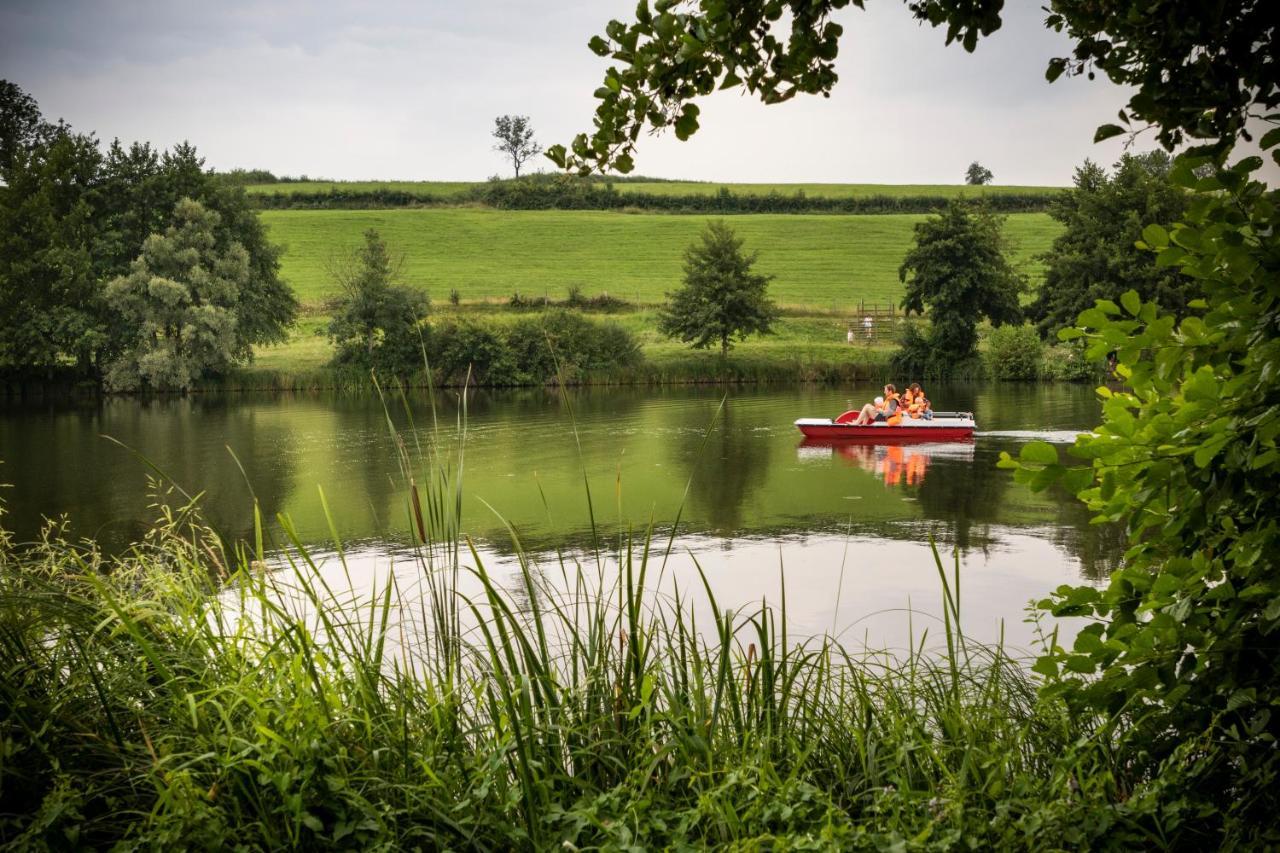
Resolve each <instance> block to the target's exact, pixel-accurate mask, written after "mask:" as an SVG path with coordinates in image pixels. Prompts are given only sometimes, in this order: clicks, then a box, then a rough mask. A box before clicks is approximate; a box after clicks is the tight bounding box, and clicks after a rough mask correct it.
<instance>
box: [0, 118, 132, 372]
mask: <svg viewBox="0 0 1280 853" xmlns="http://www.w3.org/2000/svg"><path fill="white" fill-rule="evenodd" d="M9 156H11V157H12V158H13V159H12V161H11V163H10V165H9V167H8V168H7V169H5V171H4V174H3V178H4V186H0V368H7V369H9V370H16V371H41V372H44V371H52V370H54V369H55V368H57V367H58V366H60V365H63V364H65V363H66V362H68V361H69V362H72V363H74V364H77V365H79V366H80V368H81V370H82V371H84V372H88V371H89V370H90V369H91V368H92V366H93V363H94V361H95V359H96V357H97V355H98V353H99V352H100V351H101V350H102V349H103V348H104V347H105V346H106V345H107V344H108V342H109V335H110V329H109V327H108V325H107V313H106V306H105V303H104V301H103V299H102V291H101V286H100V283H99V277H100V274H101V266H100V261H99V259H98V256H97V254H96V251H95V250H96V249H97V242H98V241H97V240H95V239H94V238H95V236H96V234H97V233H98V228H99V227H100V224H101V220H100V219H99V217H98V205H96V204H95V196H94V189H95V185H96V183H97V180H98V175H99V173H100V171H101V168H102V155H101V153H100V152H99V151H98V148H97V143H96V141H95V140H94V139H93V138H92V137H88V136H83V135H80V134H73V133H70V132H65V131H60V132H57V133H55V134H54V135H53V137H52V138H51V139H49V140H47V141H43V140H42V141H39V142H38V143H36V147H35V148H32V149H30V150H27V149H23V148H17V149H15V150H14V151H13V152H12V153H11V154H10V155H9ZM141 245H142V243H141V241H139V242H138V244H137V245H136V246H134V251H133V254H134V255H136V254H137V251H138V249H139V248H141ZM124 269H127V265H126V266H125V267H122V268H121V269H120V272H123V271H124Z"/></svg>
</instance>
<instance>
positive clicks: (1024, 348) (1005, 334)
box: [986, 325, 1044, 381]
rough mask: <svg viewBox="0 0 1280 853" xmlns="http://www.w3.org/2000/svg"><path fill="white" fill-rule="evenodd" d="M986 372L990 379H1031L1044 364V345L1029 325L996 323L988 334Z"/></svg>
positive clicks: (1039, 371) (1036, 377) (1040, 370)
mask: <svg viewBox="0 0 1280 853" xmlns="http://www.w3.org/2000/svg"><path fill="white" fill-rule="evenodd" d="M986 364H987V371H988V373H990V375H991V378H992V379H1013V380H1022V381H1034V380H1036V379H1039V378H1040V374H1041V372H1042V370H1043V365H1044V345H1043V344H1041V343H1040V336H1039V335H1038V334H1036V330H1035V329H1034V328H1032V327H1031V326H1028V325H1022V326H1013V325H1004V326H998V327H996V328H994V329H992V330H991V333H990V334H989V335H987V353H986Z"/></svg>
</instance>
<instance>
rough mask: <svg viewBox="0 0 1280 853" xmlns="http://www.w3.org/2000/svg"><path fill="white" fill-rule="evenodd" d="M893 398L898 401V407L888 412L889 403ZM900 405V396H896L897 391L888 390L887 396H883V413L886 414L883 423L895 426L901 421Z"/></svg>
mask: <svg viewBox="0 0 1280 853" xmlns="http://www.w3.org/2000/svg"><path fill="white" fill-rule="evenodd" d="M894 400H897V401H898V408H897V409H896V410H894V411H893V412H892V413H890V412H889V404H890V403H892V402H893V401H894ZM902 405H903V404H902V398H901V397H899V396H898V394H897V392H893V391H891V392H889V396H888V397H885V398H884V413H885V414H886V415H888V417H887V418H886V419H885V423H887V424H888V425H889V426H895V425H897V424H900V423H902Z"/></svg>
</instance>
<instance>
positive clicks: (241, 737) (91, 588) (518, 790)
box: [0, 470, 1151, 849]
mask: <svg viewBox="0 0 1280 853" xmlns="http://www.w3.org/2000/svg"><path fill="white" fill-rule="evenodd" d="M423 474H424V477H425V479H426V482H427V483H430V484H431V485H430V486H427V487H425V488H424V490H423V491H421V492H416V491H414V490H413V489H412V488H411V487H410V486H409V484H408V483H405V484H404V486H403V489H404V494H405V496H406V500H407V501H408V502H407V503H406V505H405V508H406V510H407V511H408V513H409V516H408V517H410V518H415V519H417V520H416V522H413V525H414V529H415V533H416V532H417V531H418V530H421V531H422V532H424V533H425V534H426V535H425V537H424V538H425V539H426V540H427V543H426V544H424V545H423V546H422V547H421V549H420V551H419V553H418V556H417V557H416V558H413V559H412V560H411V561H410V564H411V565H414V566H416V571H415V574H418V576H419V578H420V580H421V585H418V582H417V581H415V582H414V585H415V586H416V587H417V589H418V590H419V592H420V595H415V594H413V593H412V592H411V591H410V589H409V588H408V586H406V585H405V580H404V579H403V578H402V579H401V580H397V579H396V577H395V576H392V575H390V574H389V575H387V576H386V577H383V578H379V579H378V580H377V583H376V589H375V590H373V591H372V595H371V596H369V597H368V598H367V599H361V600H358V601H352V600H351V599H350V595H349V593H348V592H347V591H346V590H345V589H344V587H343V586H342V585H341V583H340V582H338V585H336V586H331V585H330V584H332V583H333V581H332V580H330V581H326V579H325V578H326V575H325V574H324V573H322V572H320V571H318V570H316V569H315V568H314V567H313V566H312V564H311V561H310V558H309V557H308V556H307V555H306V554H305V553H304V552H303V551H302V550H301V549H296V548H290V549H289V550H288V551H287V553H288V554H290V556H289V557H287V558H284V557H282V558H281V559H282V560H283V559H287V560H288V563H289V564H291V565H292V566H293V568H292V569H286V570H283V571H282V572H280V573H275V572H267V573H264V572H263V571H262V570H261V568H260V565H261V564H260V563H257V562H255V560H257V559H260V558H261V557H262V556H264V552H263V551H262V550H261V547H260V546H259V547H258V548H257V550H256V551H255V546H252V545H251V546H249V547H248V548H247V549H246V548H240V549H236V550H231V549H228V548H226V547H225V546H224V544H223V543H222V542H221V541H220V540H219V539H218V538H217V537H216V536H215V535H214V534H213V533H212V532H211V531H209V530H206V529H204V528H203V527H202V526H201V525H200V524H199V522H198V516H197V515H196V514H195V512H194V511H193V508H192V507H190V506H177V507H175V508H174V509H173V510H172V511H168V512H166V515H165V517H164V519H163V520H162V522H161V523H159V524H158V525H157V527H156V528H155V530H154V531H152V533H151V535H150V536H149V538H148V541H147V544H145V545H144V546H140V547H139V548H138V549H137V550H136V551H134V552H133V553H132V554H130V555H128V556H126V557H123V558H121V559H119V560H114V561H107V560H105V559H104V558H102V557H101V556H100V555H97V554H95V553H93V552H91V551H89V552H86V551H84V550H82V549H77V548H73V547H71V546H69V545H67V544H66V543H60V542H56V541H53V542H47V543H45V544H41V545H37V546H35V547H34V548H17V547H16V546H15V545H14V544H13V543H12V542H10V541H8V540H7V539H0V567H2V568H3V571H0V622H2V623H3V624H4V625H5V626H6V630H5V631H4V632H3V634H2V635H0V647H2V651H3V656H4V659H5V660H6V678H5V679H4V681H3V686H2V687H0V697H2V701H3V702H4V704H5V706H6V709H7V713H6V714H5V715H4V717H3V720H2V721H0V726H3V731H4V736H5V743H6V760H5V763H4V766H3V775H2V776H0V785H3V791H4V797H3V798H0V802H3V803H4V806H3V808H2V809H0V840H3V841H4V842H5V843H11V844H15V845H17V846H19V847H23V846H26V847H46V846H51V847H59V846H65V845H68V844H70V845H75V846H93V847H105V846H111V845H113V844H117V843H125V844H127V845H141V846H156V845H162V846H175V845H176V846H193V845H194V846H199V847H204V848H216V847H221V846H225V845H231V846H235V845H246V846H249V847H265V848H279V847H296V846H318V845H325V846H331V845H332V846H340V847H348V848H361V849H367V848H368V847H370V846H379V845H388V846H392V847H396V848H403V847H412V846H415V845H416V846H423V847H433V848H443V847H462V846H466V847H472V848H498V847H501V848H506V847H534V848H542V849H545V848H549V847H552V846H555V847H572V848H585V847H590V846H598V845H602V846H606V847H612V846H626V845H634V844H643V845H644V846H666V845H675V846H687V845H694V846H702V845H706V844H713V845H714V844H729V845H739V846H748V847H749V846H752V845H759V844H767V843H774V842H781V841H783V840H785V841H786V843H788V844H789V845H790V846H792V847H796V846H799V847H813V848H820V849H829V848H831V847H850V846H862V847H882V846H886V845H893V844H899V845H901V844H910V845H911V846H919V845H922V844H924V843H925V840H926V839H928V842H929V844H930V845H933V846H937V845H941V846H952V845H955V844H958V843H960V842H962V841H963V843H965V844H972V843H974V842H978V843H981V844H983V845H986V846H1005V845H1014V846H1022V845H1023V844H1026V843H1028V841H1029V840H1030V839H1034V838H1036V837H1041V833H1046V832H1047V833H1051V835H1052V837H1054V838H1055V839H1058V840H1059V843H1061V842H1062V841H1067V842H1071V843H1076V844H1088V843H1089V842H1090V841H1091V840H1093V839H1097V838H1099V837H1101V836H1102V833H1104V832H1105V833H1106V834H1107V837H1108V838H1110V839H1112V840H1114V841H1116V842H1123V841H1126V840H1127V841H1129V842H1130V843H1138V842H1140V841H1142V840H1143V839H1145V838H1149V837H1150V832H1151V829H1149V828H1147V827H1146V826H1144V820H1143V817H1142V815H1141V814H1140V810H1134V809H1131V808H1129V807H1127V806H1125V805H1124V804H1123V803H1119V802H1118V798H1119V794H1120V791H1119V789H1118V783H1119V784H1122V783H1123V780H1122V779H1121V780H1116V779H1115V778H1113V777H1112V775H1111V773H1110V772H1108V771H1107V770H1106V768H1107V767H1109V766H1110V764H1111V761H1112V758H1111V756H1110V755H1109V754H1108V753H1109V748H1108V746H1107V743H1106V741H1105V740H1103V741H1094V740H1092V739H1091V738H1090V737H1089V736H1088V735H1089V731H1088V729H1087V728H1081V727H1080V723H1079V722H1076V721H1073V719H1072V718H1070V717H1069V716H1067V715H1065V714H1064V713H1062V711H1061V710H1060V709H1059V708H1056V707H1055V706H1053V705H1046V704H1041V703H1038V702H1037V700H1036V694H1035V688H1034V685H1033V683H1032V682H1031V681H1030V680H1029V677H1028V675H1027V673H1026V671H1025V670H1024V669H1023V668H1022V666H1021V665H1020V664H1018V662H1016V661H1014V660H1011V659H1010V658H1009V657H1008V656H1007V655H1006V654H1005V653H1004V652H1003V651H1002V650H1001V649H1000V648H999V647H995V648H985V647H980V646H977V645H974V644H973V643H971V642H969V641H967V640H966V639H965V638H964V637H963V636H962V635H961V634H960V633H959V631H958V628H957V625H958V621H957V615H958V612H957V611H958V608H959V595H960V590H959V589H958V588H956V587H954V582H955V579H954V578H953V576H952V571H951V569H950V568H948V569H947V570H946V571H945V572H943V573H942V575H941V578H942V579H941V580H940V583H944V584H952V586H950V587H948V589H949V590H951V594H950V595H949V596H948V597H947V607H948V610H947V611H946V612H945V613H943V614H938V615H939V617H940V618H941V619H942V624H941V626H940V627H937V628H934V629H931V630H930V631H928V632H924V631H923V630H922V633H921V634H920V635H919V636H918V637H917V638H916V640H917V642H916V644H914V645H913V646H912V648H911V649H910V650H909V651H908V652H906V653H905V654H904V655H899V656H896V657H895V656H891V655H889V654H888V653H875V652H874V651H866V650H862V649H857V648H844V647H842V646H841V645H839V644H838V643H836V642H834V641H832V640H830V639H816V640H811V641H810V640H805V639H802V638H797V637H794V636H790V635H789V634H788V631H787V622H786V613H785V606H784V608H783V609H782V610H781V611H775V610H772V609H768V608H762V609H751V610H746V611H741V612H734V611H727V610H721V609H720V608H718V607H717V606H716V603H715V601H714V599H713V598H712V599H710V600H709V602H708V607H709V611H708V612H706V613H705V615H704V617H703V619H704V620H705V621H700V620H699V619H698V618H696V617H695V615H694V610H693V609H692V607H691V606H690V604H689V602H690V601H691V600H693V599H694V598H700V597H701V595H702V593H701V591H699V590H679V589H676V590H675V591H674V592H673V595H672V596H671V597H667V596H662V597H659V598H657V599H653V598H651V597H650V596H649V595H647V594H646V593H643V592H642V590H643V589H644V588H645V586H646V583H648V582H652V579H653V577H654V576H655V575H657V574H658V573H659V572H660V571H661V566H662V562H663V560H664V559H665V558H664V556H663V555H662V546H661V544H660V543H656V542H652V541H650V539H649V535H648V534H646V533H645V532H643V531H637V533H636V535H635V538H634V539H631V538H629V537H627V538H623V539H622V540H620V541H617V542H615V543H614V544H612V545H603V544H602V545H601V546H599V550H598V551H596V552H595V553H588V554H585V555H583V557H582V558H581V560H580V561H577V560H573V559H572V558H569V557H567V556H566V558H565V559H566V560H568V562H567V563H564V564H560V565H557V563H556V560H555V559H554V558H552V559H551V560H550V562H549V563H548V564H546V565H537V564H535V562H534V557H533V556H532V555H525V556H524V557H522V560H521V564H522V565H523V566H525V569H524V571H523V573H522V574H521V575H519V576H518V577H517V579H516V581H515V586H514V587H510V588H508V587H506V586H504V584H506V583H509V582H510V581H508V580H507V579H501V578H495V577H493V576H491V575H489V574H488V573H487V572H486V571H485V568H484V566H483V564H482V563H480V562H479V561H478V559H477V558H476V557H475V556H474V554H469V553H468V552H467V551H466V548H465V544H464V543H462V542H461V541H459V539H458V538H457V536H458V531H457V530H456V529H451V528H450V525H451V523H452V522H451V515H450V507H451V506H453V505H454V504H453V502H452V497H451V495H452V494H453V491H454V485H453V484H450V483H449V482H448V481H447V480H442V479H440V476H441V472H440V471H439V470H437V471H435V472H434V474H433V473H432V472H431V471H425V472H423ZM414 494H421V495H422V499H423V503H422V504H421V509H420V511H418V507H419V504H416V503H414V502H413V500H414V499H413V498H412V497H411V495H414ZM180 502H181V501H180ZM268 544H270V543H268ZM667 547H670V545H669V543H668V545H667ZM335 559H336V558H335ZM464 567H470V568H464ZM939 568H940V570H941V568H942V564H941V563H940V564H939ZM562 569H563V570H564V571H566V572H568V574H567V576H566V583H564V584H560V585H558V586H557V585H555V584H549V583H548V582H547V581H545V580H543V579H542V575H541V573H542V572H544V571H545V572H549V573H550V574H549V575H548V576H549V577H556V576H559V575H560V573H561V571H562ZM329 577H330V578H333V577H334V576H333V575H329ZM464 589H465V590H468V591H467V592H466V593H465V597H464V593H463V592H462V590H464ZM940 649H945V651H943V652H941V653H940V654H939V650H940ZM926 745H927V748H924V747H925V746H926ZM51 754H52V755H56V756H57V757H58V760H57V761H56V762H51V761H49V760H48V757H49V756H50V755H51ZM1047 792H1053V793H1052V794H1051V795H1046V793H1047ZM993 815H994V817H993Z"/></svg>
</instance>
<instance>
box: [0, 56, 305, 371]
mask: <svg viewBox="0 0 1280 853" xmlns="http://www.w3.org/2000/svg"><path fill="white" fill-rule="evenodd" d="M0 181H2V182H3V185H2V186H0V371H2V372H4V373H6V374H8V375H11V376H19V377H31V378H40V379H45V380H50V379H54V378H59V379H75V380H79V381H84V380H89V381H92V382H96V383H101V382H103V381H104V380H105V378H106V377H107V375H108V373H109V372H110V368H111V366H112V365H118V364H119V363H120V361H121V359H122V358H124V357H126V356H127V354H128V353H129V352H130V351H131V349H133V348H136V347H137V346H138V344H139V341H138V338H139V324H138V318H137V317H136V316H131V315H130V314H129V313H128V312H122V311H120V310H119V309H118V306H113V304H112V301H111V300H109V299H108V298H107V291H108V285H109V284H110V282H112V281H113V280H114V279H117V278H120V277H123V276H128V275H130V274H131V273H133V272H136V269H135V261H137V262H141V256H142V255H143V247H144V243H146V241H147V240H148V238H149V237H151V236H152V235H161V234H163V233H164V232H165V231H166V229H169V228H170V227H172V226H174V225H175V223H176V220H175V212H176V211H177V209H178V206H179V202H181V201H183V200H184V199H187V200H191V201H193V202H196V203H198V204H199V205H200V206H201V207H202V208H203V210H204V211H206V212H207V213H208V214H211V215H209V216H206V217H204V219H203V220H202V221H204V222H206V223H207V226H208V228H209V231H210V235H211V236H210V237H209V239H210V240H211V245H210V246H209V257H210V258H226V257H230V256H232V255H234V256H237V257H238V256H239V255H240V253H243V255H244V265H245V270H244V273H243V275H242V276H241V275H240V274H238V273H237V275H236V276H235V277H234V278H235V280H236V281H237V282H238V285H237V287H236V288H235V293H234V294H231V295H230V297H229V298H228V299H226V300H224V302H225V303H226V304H225V305H224V306H223V307H225V308H227V309H228V310H229V311H230V320H229V321H228V322H226V323H223V324H222V334H223V335H224V336H225V337H226V338H227V339H226V340H224V341H222V342H220V349H222V350H223V351H225V352H228V353H230V354H231V355H232V357H233V359H232V360H233V361H234V362H242V361H244V360H246V359H248V358H249V357H250V355H251V347H252V346H253V345H255V344H261V343H268V342H274V341H279V340H283V338H284V334H285V328H286V327H287V326H288V325H289V324H290V323H291V322H292V321H293V318H294V315H295V313H296V310H297V303H296V301H295V299H294V296H293V293H292V291H291V290H290V289H289V288H288V287H287V285H286V284H285V283H284V282H283V281H281V279H280V276H279V268H280V263H279V254H280V252H279V249H277V248H276V247H274V246H272V245H271V243H270V242H269V241H268V239H267V235H266V231H265V229H264V228H263V226H262V225H261V223H260V222H259V221H258V218H257V214H256V213H255V211H254V210H253V209H252V207H251V206H250V204H249V202H248V200H247V199H246V197H245V195H244V192H243V190H242V189H240V188H237V187H234V186H231V185H229V184H227V183H226V182H225V181H220V180H217V179H216V178H214V177H213V176H212V175H211V174H210V173H209V172H206V171H205V169H204V161H203V160H202V159H201V158H200V157H199V155H198V154H197V153H196V149H195V148H194V147H193V146H192V145H190V144H188V143H185V142H184V143H182V144H179V145H176V146H174V147H173V148H172V149H170V150H167V151H161V150H158V149H156V148H154V147H152V146H151V145H150V144H149V143H146V142H135V143H132V144H130V145H125V144H123V143H121V142H120V141H119V140H115V141H113V142H112V143H111V144H110V145H108V146H106V147H105V150H104V148H103V146H102V145H101V144H100V143H99V141H98V139H97V138H96V137H95V136H94V135H93V134H92V133H81V132H78V131H76V130H74V129H73V128H72V127H71V126H70V125H68V124H67V123H65V122H61V121H59V122H57V123H51V122H48V121H46V120H45V119H44V118H43V116H41V114H40V110H39V107H38V105H37V104H36V102H35V100H34V99H32V98H31V97H30V96H29V95H27V94H26V93H24V92H23V91H22V90H21V89H19V88H18V87H17V86H15V85H13V84H12V83H9V82H7V81H0ZM188 213H190V211H188ZM190 272H191V274H193V275H195V276H197V277H200V276H204V275H206V274H208V273H209V272H210V271H209V270H207V269H206V268H205V267H203V266H201V265H199V264H197V265H195V266H193V267H192V268H191V270H190ZM144 284H145V283H144ZM179 284H181V285H183V287H182V288H180V289H178V290H173V291H171V292H172V293H173V298H174V299H177V300H180V301H182V302H183V303H184V304H185V305H186V306H187V307H190V308H194V309H199V308H200V307H201V302H200V299H201V297H200V295H199V293H198V290H199V288H195V287H187V286H186V285H187V284H189V283H186V282H179ZM143 334H147V331H146V329H145V326H144V329H143ZM197 372H201V371H199V370H198V371H197Z"/></svg>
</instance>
